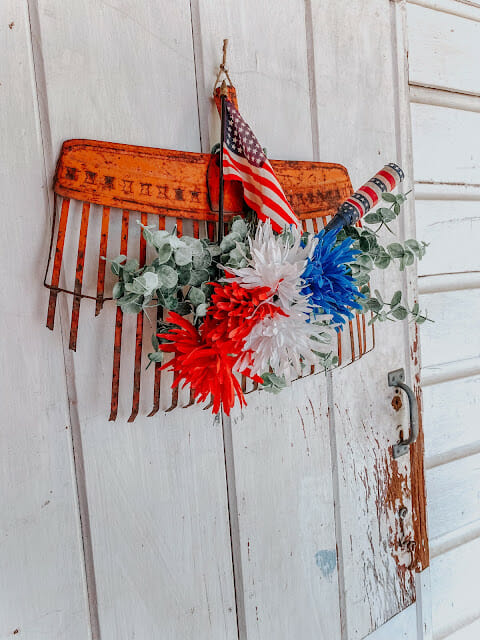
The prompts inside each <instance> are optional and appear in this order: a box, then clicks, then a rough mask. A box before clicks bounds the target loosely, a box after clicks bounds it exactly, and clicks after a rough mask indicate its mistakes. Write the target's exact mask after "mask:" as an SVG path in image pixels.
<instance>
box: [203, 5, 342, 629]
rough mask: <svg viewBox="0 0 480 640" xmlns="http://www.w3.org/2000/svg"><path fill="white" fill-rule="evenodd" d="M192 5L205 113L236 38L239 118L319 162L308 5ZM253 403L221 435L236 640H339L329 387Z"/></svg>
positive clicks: (303, 388) (287, 152)
mask: <svg viewBox="0 0 480 640" xmlns="http://www.w3.org/2000/svg"><path fill="white" fill-rule="evenodd" d="M194 5H195V6H196V13H195V12H194V16H195V15H196V17H197V19H198V23H197V22H194V27H195V33H196V36H195V47H196V59H197V61H199V62H200V63H201V64H200V65H199V67H200V68H199V69H198V72H197V77H203V78H204V84H203V86H204V87H206V88H207V89H206V91H205V93H204V94H203V95H202V93H201V92H200V93H199V101H200V105H202V104H208V101H209V91H208V88H209V86H210V84H211V82H212V81H213V80H214V76H213V71H214V69H215V66H216V64H218V57H219V50H218V48H219V47H218V45H219V43H221V41H222V38H223V37H224V35H225V34H228V35H229V37H230V43H231V44H230V48H229V52H228V64H229V68H230V70H231V75H232V81H233V82H234V84H235V86H236V89H237V96H238V103H239V109H240V113H241V114H242V116H243V117H244V118H245V120H246V121H247V122H248V123H249V125H250V126H251V127H252V129H253V131H254V132H255V134H256V135H257V137H258V139H259V140H260V142H261V144H262V145H265V146H266V148H267V150H268V156H269V157H273V158H284V159H287V158H288V159H292V158H293V159H295V160H297V159H298V160H311V159H312V138H311V132H310V113H309V96H308V92H309V85H308V72H307V66H306V65H307V51H306V41H305V14H304V7H303V3H302V2H300V1H294V2H289V3H285V4H284V5H283V6H282V11H278V10H277V7H276V5H275V3H273V2H271V1H265V0H263V1H262V2H254V1H250V0H249V1H248V2H245V3H241V4H238V3H233V2H227V3H222V4H218V3H211V2H208V1H203V0H202V1H200V2H199V3H198V4H197V3H194ZM252 16H254V19H253V20H252ZM201 116H202V118H201V123H202V140H207V142H204V144H205V145H206V146H207V148H208V145H209V144H210V143H211V142H214V141H216V139H217V138H216V137H215V136H216V135H217V134H216V125H217V122H218V116H217V114H216V110H215V107H214V106H213V105H212V106H211V108H210V109H209V110H208V112H207V111H205V112H204V113H201ZM292 123H295V125H294V137H293V138H292ZM208 136H209V139H210V141H209V142H208ZM247 400H248V407H247V408H246V409H245V410H244V411H243V413H241V412H240V411H238V410H235V411H234V412H233V414H232V420H231V424H230V423H228V424H226V425H225V427H226V428H227V429H231V434H232V435H231V442H232V451H231V452H230V456H231V458H232V461H233V464H232V465H231V470H232V471H233V474H232V475H233V477H232V476H230V478H229V482H230V486H231V489H232V490H233V489H234V490H235V492H236V504H237V507H238V515H237V513H235V514H234V515H235V520H232V526H233V527H234V528H235V529H236V531H235V537H234V540H235V539H236V540H238V548H237V549H236V553H235V559H236V564H237V566H236V569H237V572H236V573H237V596H238V599H239V628H240V637H241V638H242V639H243V638H249V639H250V638H251V639H258V640H263V639H264V638H278V640H287V639H289V638H292V637H294V636H295V637H301V638H304V639H305V640H308V639H309V638H312V639H313V638H329V639H330V638H331V639H332V640H335V639H337V638H340V620H339V606H338V602H339V594H338V582H337V570H336V565H337V561H336V545H335V525H334V513H333V493H332V484H331V462H330V451H329V435H328V421H327V415H326V411H327V401H326V386H325V378H324V377H323V376H321V375H319V376H314V377H310V378H307V379H305V380H300V381H298V382H295V384H294V385H293V386H292V387H291V388H290V389H289V390H286V391H284V392H283V393H282V394H280V395H279V396H275V397H272V396H270V395H267V394H266V393H264V392H257V393H255V394H251V395H249V396H247ZM232 467H233V469H232ZM327 611H328V612H329V613H328V615H326V612H327Z"/></svg>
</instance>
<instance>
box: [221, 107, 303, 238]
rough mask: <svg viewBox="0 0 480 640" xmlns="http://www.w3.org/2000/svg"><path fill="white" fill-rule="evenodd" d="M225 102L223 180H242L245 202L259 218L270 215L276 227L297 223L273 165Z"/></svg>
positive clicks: (252, 135) (248, 130) (298, 221)
mask: <svg viewBox="0 0 480 640" xmlns="http://www.w3.org/2000/svg"><path fill="white" fill-rule="evenodd" d="M225 102H226V111H227V113H226V116H227V117H226V118H225V124H224V126H225V132H224V144H223V175H224V178H225V180H241V182H242V184H243V197H244V199H245V202H246V203H247V204H248V206H249V207H251V208H252V209H253V210H254V211H255V212H256V213H257V215H258V217H259V218H260V220H262V221H265V220H266V219H267V218H269V219H270V221H271V224H272V228H273V229H274V230H275V231H282V229H284V228H285V227H288V226H290V225H294V226H295V227H299V226H300V220H299V219H298V218H297V216H296V215H295V213H294V212H293V209H292V207H291V206H290V205H289V204H288V201H287V199H286V197H285V194H284V193H283V190H282V187H281V186H280V184H279V182H278V180H277V178H276V176H275V173H274V171H273V169H272V165H271V164H270V162H269V161H268V160H267V156H266V155H265V154H264V153H263V150H262V147H261V146H260V143H259V142H258V140H257V138H256V137H255V135H254V133H253V131H252V130H251V129H250V127H249V126H248V124H247V123H246V122H245V120H244V119H243V118H242V116H241V115H240V114H239V113H238V111H237V110H236V109H235V107H234V106H233V104H232V103H231V102H230V100H227V99H225Z"/></svg>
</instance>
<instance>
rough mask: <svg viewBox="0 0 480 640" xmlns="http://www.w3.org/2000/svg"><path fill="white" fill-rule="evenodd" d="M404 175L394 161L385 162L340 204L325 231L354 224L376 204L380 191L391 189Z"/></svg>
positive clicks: (385, 191)
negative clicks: (379, 169)
mask: <svg viewBox="0 0 480 640" xmlns="http://www.w3.org/2000/svg"><path fill="white" fill-rule="evenodd" d="M404 177H405V174H404V173H403V171H402V169H401V168H400V167H399V166H398V164H395V163H394V162H389V163H388V164H386V165H385V166H384V167H383V169H382V170H381V171H379V172H378V173H376V174H375V175H374V176H373V178H371V179H370V180H369V181H368V182H367V183H366V184H364V185H363V187H360V189H359V190H358V191H356V192H355V193H354V194H353V195H352V196H350V197H349V198H347V200H345V202H343V203H342V204H341V205H340V207H339V209H338V211H337V213H336V214H335V215H334V217H333V218H332V219H331V220H330V222H329V223H328V224H327V226H326V227H325V231H331V230H332V229H336V230H338V231H339V230H340V229H342V228H343V227H345V226H347V225H352V224H355V222H357V220H359V219H360V218H363V216H364V215H365V214H366V213H367V212H368V211H369V210H370V209H371V208H372V207H374V206H375V205H376V204H377V202H378V201H379V199H380V196H381V195H382V193H387V192H389V191H393V189H395V187H396V186H397V185H398V184H400V182H402V181H403V179H404Z"/></svg>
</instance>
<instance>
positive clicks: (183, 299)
mask: <svg viewBox="0 0 480 640" xmlns="http://www.w3.org/2000/svg"><path fill="white" fill-rule="evenodd" d="M382 198H383V200H384V202H385V203H388V204H389V206H388V207H387V206H381V207H379V208H377V209H376V210H375V211H373V212H371V213H368V214H367V215H366V216H365V218H364V219H363V221H364V222H365V223H366V224H367V225H368V226H363V227H355V226H348V227H345V228H344V229H342V230H341V231H340V232H339V233H338V235H337V238H336V243H337V244H340V243H341V242H342V241H344V240H345V239H346V238H351V239H353V245H352V249H353V250H358V251H359V252H360V253H359V254H358V255H357V256H356V258H355V260H354V261H353V262H351V263H349V265H348V269H349V272H350V274H351V276H352V277H353V278H354V280H355V284H356V285H357V287H358V291H359V293H358V297H357V298H356V302H357V303H358V304H359V305H360V307H361V310H362V312H367V311H371V312H372V317H371V318H370V320H369V324H372V323H374V322H377V321H380V322H383V321H386V320H391V321H394V320H404V319H406V318H408V317H410V318H411V319H412V320H414V321H415V322H416V323H417V324H422V323H423V322H425V321H426V320H429V318H428V317H427V316H426V314H424V313H422V312H420V308H419V305H418V303H415V304H414V305H413V306H412V308H411V309H410V308H409V307H408V305H407V304H406V303H403V304H402V292H401V291H396V292H395V293H394V294H393V296H392V298H391V300H390V301H389V302H387V301H385V300H384V299H383V297H382V295H381V294H380V292H379V291H377V290H375V291H374V295H372V293H371V288H370V276H371V273H372V271H373V270H374V269H376V268H377V269H387V268H388V267H389V266H390V265H395V266H396V267H397V268H398V269H399V270H400V271H403V270H404V269H405V268H406V267H408V266H410V265H412V264H413V263H414V261H415V259H418V260H421V258H422V257H423V256H424V254H425V249H426V247H427V245H426V243H424V242H418V241H417V240H415V239H410V240H406V241H405V242H404V243H403V244H402V243H400V242H392V243H390V244H387V245H386V246H383V245H381V244H380V243H379V239H378V233H379V231H380V230H381V229H382V228H383V227H385V228H386V229H387V230H388V231H390V232H391V233H393V231H392V229H391V228H390V227H389V223H390V222H392V221H393V220H395V219H396V218H397V217H398V215H399V214H400V212H401V206H402V205H403V204H404V202H405V200H406V196H405V195H403V194H398V195H393V194H391V193H385V194H383V195H382ZM256 224H257V219H256V216H255V214H254V212H253V211H249V213H248V214H247V216H246V218H240V217H237V218H235V219H234V220H233V222H232V223H231V227H230V229H229V233H228V234H227V235H226V236H225V237H224V238H223V239H222V241H221V242H220V244H218V243H215V242H212V241H211V240H208V239H205V238H204V239H201V240H200V239H197V238H192V237H190V236H182V237H181V238H179V237H178V235H177V230H176V227H175V228H174V229H173V230H172V231H162V230H160V231H159V230H155V229H154V227H149V226H143V225H141V226H142V233H143V236H144V238H145V240H146V243H147V245H149V246H150V247H152V248H153V249H154V250H155V258H154V260H153V261H152V262H151V263H150V264H147V265H145V266H143V267H140V266H139V264H138V261H137V260H128V259H127V257H126V256H124V255H120V256H118V257H117V258H115V259H114V260H112V261H111V269H112V272H113V273H114V274H115V275H116V276H117V277H118V282H117V283H116V284H115V286H114V288H113V298H114V299H115V300H116V302H117V304H118V305H119V306H120V307H121V309H122V311H123V312H125V313H135V314H136V313H139V312H140V311H145V313H146V314H147V315H148V312H149V310H151V309H154V308H157V307H163V308H165V309H167V310H169V311H175V312H176V313H178V314H179V315H182V316H187V315H188V316H192V317H193V322H194V324H196V325H198V324H200V323H201V322H202V320H203V318H204V317H205V315H206V313H207V309H208V307H209V306H210V303H211V294H212V285H211V282H213V281H216V280H218V278H219V277H221V276H222V267H227V268H228V267H232V268H235V269H239V268H243V267H246V266H247V265H248V262H249V259H250V249H249V242H248V238H249V237H252V236H254V235H255V227H256ZM374 225H376V228H375V229H372V228H370V227H372V226H374ZM283 233H284V236H285V239H286V242H287V243H288V241H289V236H292V234H291V232H290V231H289V230H285V231H284V232H283ZM307 235H308V234H307V233H306V234H305V236H304V237H305V238H306V237H307ZM291 240H292V242H293V236H292V238H291ZM168 326H169V325H168V324H167V323H164V322H163V320H162V319H161V315H157V322H156V333H165V332H166V331H167V330H168ZM156 333H154V334H153V336H152V345H153V348H154V351H153V352H152V353H150V354H149V356H148V357H149V360H150V363H149V364H151V363H152V362H161V361H162V358H163V353H162V352H161V351H160V350H159V339H158V338H157V336H156ZM315 353H316V354H317V355H318V357H319V362H320V363H321V364H322V366H323V367H324V368H325V369H329V368H331V367H334V366H336V364H337V363H338V358H337V357H336V356H335V355H334V354H333V353H331V352H330V353H323V352H322V351H319V352H315ZM262 378H263V385H262V386H263V388H264V389H266V390H268V391H271V392H273V393H279V392H280V391H281V390H282V389H283V388H284V387H285V386H287V382H286V380H285V379H284V378H282V377H279V376H277V375H276V374H274V373H271V372H266V373H264V374H263V375H262Z"/></svg>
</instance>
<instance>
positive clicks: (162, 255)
mask: <svg viewBox="0 0 480 640" xmlns="http://www.w3.org/2000/svg"><path fill="white" fill-rule="evenodd" d="M156 249H157V259H156V262H157V264H165V262H168V261H169V260H170V258H171V257H172V253H173V249H172V247H171V245H170V243H169V242H168V241H166V242H161V243H160V244H159V245H158V246H157V247H156Z"/></svg>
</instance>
